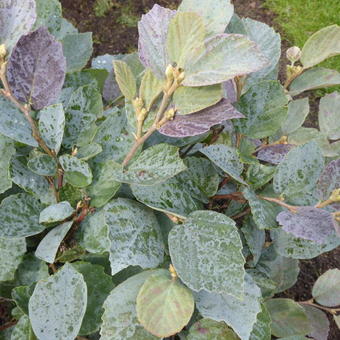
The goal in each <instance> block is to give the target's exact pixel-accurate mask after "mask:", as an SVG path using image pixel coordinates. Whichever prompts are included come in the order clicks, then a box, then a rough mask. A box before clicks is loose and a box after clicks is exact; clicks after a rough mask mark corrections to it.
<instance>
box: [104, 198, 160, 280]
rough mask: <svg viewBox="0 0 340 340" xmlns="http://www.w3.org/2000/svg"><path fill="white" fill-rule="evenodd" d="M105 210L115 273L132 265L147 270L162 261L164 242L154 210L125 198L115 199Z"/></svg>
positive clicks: (112, 266) (112, 267)
mask: <svg viewBox="0 0 340 340" xmlns="http://www.w3.org/2000/svg"><path fill="white" fill-rule="evenodd" d="M104 209H105V223H106V224H107V226H108V238H109V240H110V247H109V249H107V250H108V251H109V253H110V263H111V274H112V275H114V274H116V273H118V272H119V271H121V270H122V269H124V268H127V267H128V266H130V265H138V266H140V267H142V268H143V269H146V268H155V267H157V266H158V265H159V264H160V263H162V261H163V253H164V244H163V240H162V235H161V232H160V228H159V225H158V221H157V219H156V217H155V215H154V214H153V212H152V210H150V209H148V208H146V207H144V206H143V205H141V204H140V203H138V202H135V201H132V200H128V199H124V198H119V199H116V200H113V201H111V202H110V203H108V204H107V205H106V206H105V207H104Z"/></svg>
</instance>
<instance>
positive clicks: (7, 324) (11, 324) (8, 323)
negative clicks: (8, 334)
mask: <svg viewBox="0 0 340 340" xmlns="http://www.w3.org/2000/svg"><path fill="white" fill-rule="evenodd" d="M17 323H18V320H15V321H9V322H6V323H5V324H4V325H2V326H0V331H4V330H5V329H7V328H10V327H12V326H14V325H16V324H17Z"/></svg>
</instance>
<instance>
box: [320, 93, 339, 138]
mask: <svg viewBox="0 0 340 340" xmlns="http://www.w3.org/2000/svg"><path fill="white" fill-rule="evenodd" d="M319 127H320V131H321V132H322V133H323V134H325V135H326V136H327V137H328V138H329V139H339V138H340V132H339V131H340V92H333V93H330V94H328V95H326V96H324V97H323V98H321V100H320V111H319Z"/></svg>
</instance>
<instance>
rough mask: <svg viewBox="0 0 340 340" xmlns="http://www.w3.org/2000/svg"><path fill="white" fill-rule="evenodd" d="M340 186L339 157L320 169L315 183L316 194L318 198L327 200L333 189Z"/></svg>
mask: <svg viewBox="0 0 340 340" xmlns="http://www.w3.org/2000/svg"><path fill="white" fill-rule="evenodd" d="M339 187H340V158H339V159H337V160H334V161H331V162H330V163H329V164H328V165H327V166H326V167H325V169H324V170H323V171H322V173H321V175H320V178H319V180H318V183H317V195H318V197H319V199H320V200H323V201H324V200H327V199H328V198H329V196H330V195H331V193H332V192H333V190H335V189H337V188H339Z"/></svg>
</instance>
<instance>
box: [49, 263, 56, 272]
mask: <svg viewBox="0 0 340 340" xmlns="http://www.w3.org/2000/svg"><path fill="white" fill-rule="evenodd" d="M49 267H50V268H51V269H52V272H53V274H55V273H56V272H57V267H56V266H55V264H54V263H51V264H50V265H49Z"/></svg>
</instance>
